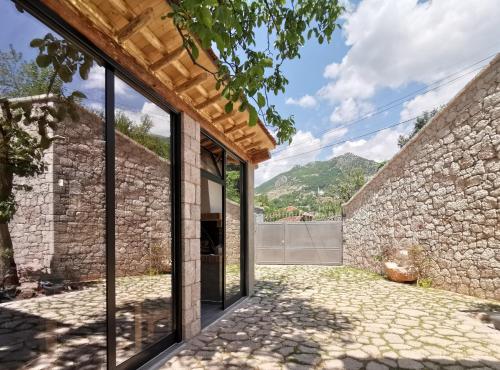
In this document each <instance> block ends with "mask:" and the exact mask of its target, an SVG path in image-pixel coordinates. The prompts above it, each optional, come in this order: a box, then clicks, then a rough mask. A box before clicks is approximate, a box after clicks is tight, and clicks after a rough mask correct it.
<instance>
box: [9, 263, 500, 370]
mask: <svg viewBox="0 0 500 370" xmlns="http://www.w3.org/2000/svg"><path fill="white" fill-rule="evenodd" d="M256 272H257V284H256V292H255V295H254V296H253V297H252V298H251V299H250V300H249V301H247V302H246V303H245V304H244V306H243V307H241V308H240V309H239V310H238V311H239V312H238V311H237V312H233V313H232V314H231V315H230V316H229V317H228V318H227V319H226V320H225V321H224V322H220V323H217V324H216V325H215V329H214V330H213V331H211V332H210V333H207V332H204V333H202V334H200V335H199V336H197V337H195V338H193V339H192V342H193V343H194V344H196V346H192V347H190V350H193V349H194V351H195V352H196V353H195V357H196V358H198V357H197V356H199V354H200V352H201V353H202V354H203V352H204V351H206V352H208V353H210V354H213V353H219V352H220V353H223V354H224V361H220V358H219V357H217V356H215V357H213V358H207V359H206V360H202V361H199V362H196V361H195V365H193V366H201V368H203V369H209V368H210V367H216V368H217V366H218V369H221V366H222V364H224V365H223V366H224V369H226V368H231V367H239V368H242V369H245V368H251V369H264V368H265V369H280V368H281V369H283V370H292V369H293V370H295V369H296V370H302V369H303V370H311V369H332V370H336V369H339V370H340V369H347V370H351V369H352V370H361V369H368V370H377V369H380V370H386V369H388V368H389V369H397V368H399V369H410V370H412V369H414V370H417V369H424V368H425V369H430V370H434V369H436V370H438V369H439V370H440V369H447V368H461V369H473V368H475V369H477V370H478V369H481V368H484V369H495V367H496V366H497V367H498V368H499V370H500V353H499V352H498V347H499V345H498V343H500V331H496V330H494V329H493V328H492V327H491V326H488V324H487V323H484V322H481V321H480V320H478V319H476V318H475V317H474V316H473V315H472V314H468V313H467V312H468V311H472V310H473V309H474V308H475V307H478V306H480V305H486V304H491V302H489V301H483V300H481V299H478V298H473V297H467V296H461V295H458V294H454V293H450V292H446V291H439V290H436V289H429V290H428V289H417V288H415V287H412V286H409V285H405V284H395V283H390V282H387V281H385V280H382V279H378V280H373V278H372V277H370V276H371V275H367V274H364V273H363V272H360V271H358V270H352V269H348V268H342V267H341V268H338V267H325V266H258V267H257V271H256ZM0 314H1V312H0ZM246 337H248V339H246V340H240V339H241V338H246ZM187 345H188V346H189V343H188V344H187ZM0 346H1V344H0ZM274 355H277V356H278V357H273V356H274ZM177 357H178V358H180V356H177ZM202 357H204V356H202ZM206 357H210V355H208V356H206ZM217 361H219V362H217ZM172 363H174V362H172ZM175 363H176V364H181V363H180V362H179V360H178V359H177V362H175ZM181 365H182V364H181ZM172 368H175V367H172ZM184 368H189V367H185V365H184ZM163 369H164V370H166V369H169V367H168V366H165V367H164V368H163ZM190 370H191V369H190Z"/></svg>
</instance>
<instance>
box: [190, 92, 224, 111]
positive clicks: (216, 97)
mask: <svg viewBox="0 0 500 370" xmlns="http://www.w3.org/2000/svg"><path fill="white" fill-rule="evenodd" d="M220 98H221V94H218V93H217V94H215V95H214V96H212V97H211V98H208V99H207V100H205V101H204V102H201V103H200V104H197V105H196V106H195V108H196V109H198V110H202V109H205V108H206V107H208V106H209V105H212V104H214V103H217V102H218V101H219V100H220Z"/></svg>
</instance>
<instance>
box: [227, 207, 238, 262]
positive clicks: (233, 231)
mask: <svg viewBox="0 0 500 370" xmlns="http://www.w3.org/2000/svg"><path fill="white" fill-rule="evenodd" d="M240 256H241V208H240V205H239V204H238V203H236V202H234V201H232V200H229V199H226V264H232V265H235V264H239V263H240Z"/></svg>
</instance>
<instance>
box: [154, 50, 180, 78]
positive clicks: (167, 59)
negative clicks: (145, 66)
mask: <svg viewBox="0 0 500 370" xmlns="http://www.w3.org/2000/svg"><path fill="white" fill-rule="evenodd" d="M185 51H186V49H185V48H184V46H180V47H178V48H177V49H175V50H173V51H172V52H171V53H168V54H167V55H165V56H163V57H161V58H160V59H158V60H157V61H156V62H154V63H153V64H151V66H150V67H149V68H150V69H151V70H152V71H153V72H156V71H158V70H159V69H162V68H163V67H166V66H167V65H168V64H170V63H171V62H173V61H175V60H176V59H178V58H180V57H181V56H182V54H184V52H185Z"/></svg>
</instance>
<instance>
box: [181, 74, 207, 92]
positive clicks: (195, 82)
mask: <svg viewBox="0 0 500 370" xmlns="http://www.w3.org/2000/svg"><path fill="white" fill-rule="evenodd" d="M207 78H208V73H206V72H203V73H200V74H199V75H198V76H196V77H195V78H192V79H190V80H187V81H186V82H184V83H181V84H180V85H179V86H176V87H175V88H174V90H175V91H177V92H178V93H179V94H182V93H184V92H186V91H188V90H189V89H191V88H193V87H195V86H196V85H199V84H201V83H202V82H203V81H205V80H206V79H207Z"/></svg>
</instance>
